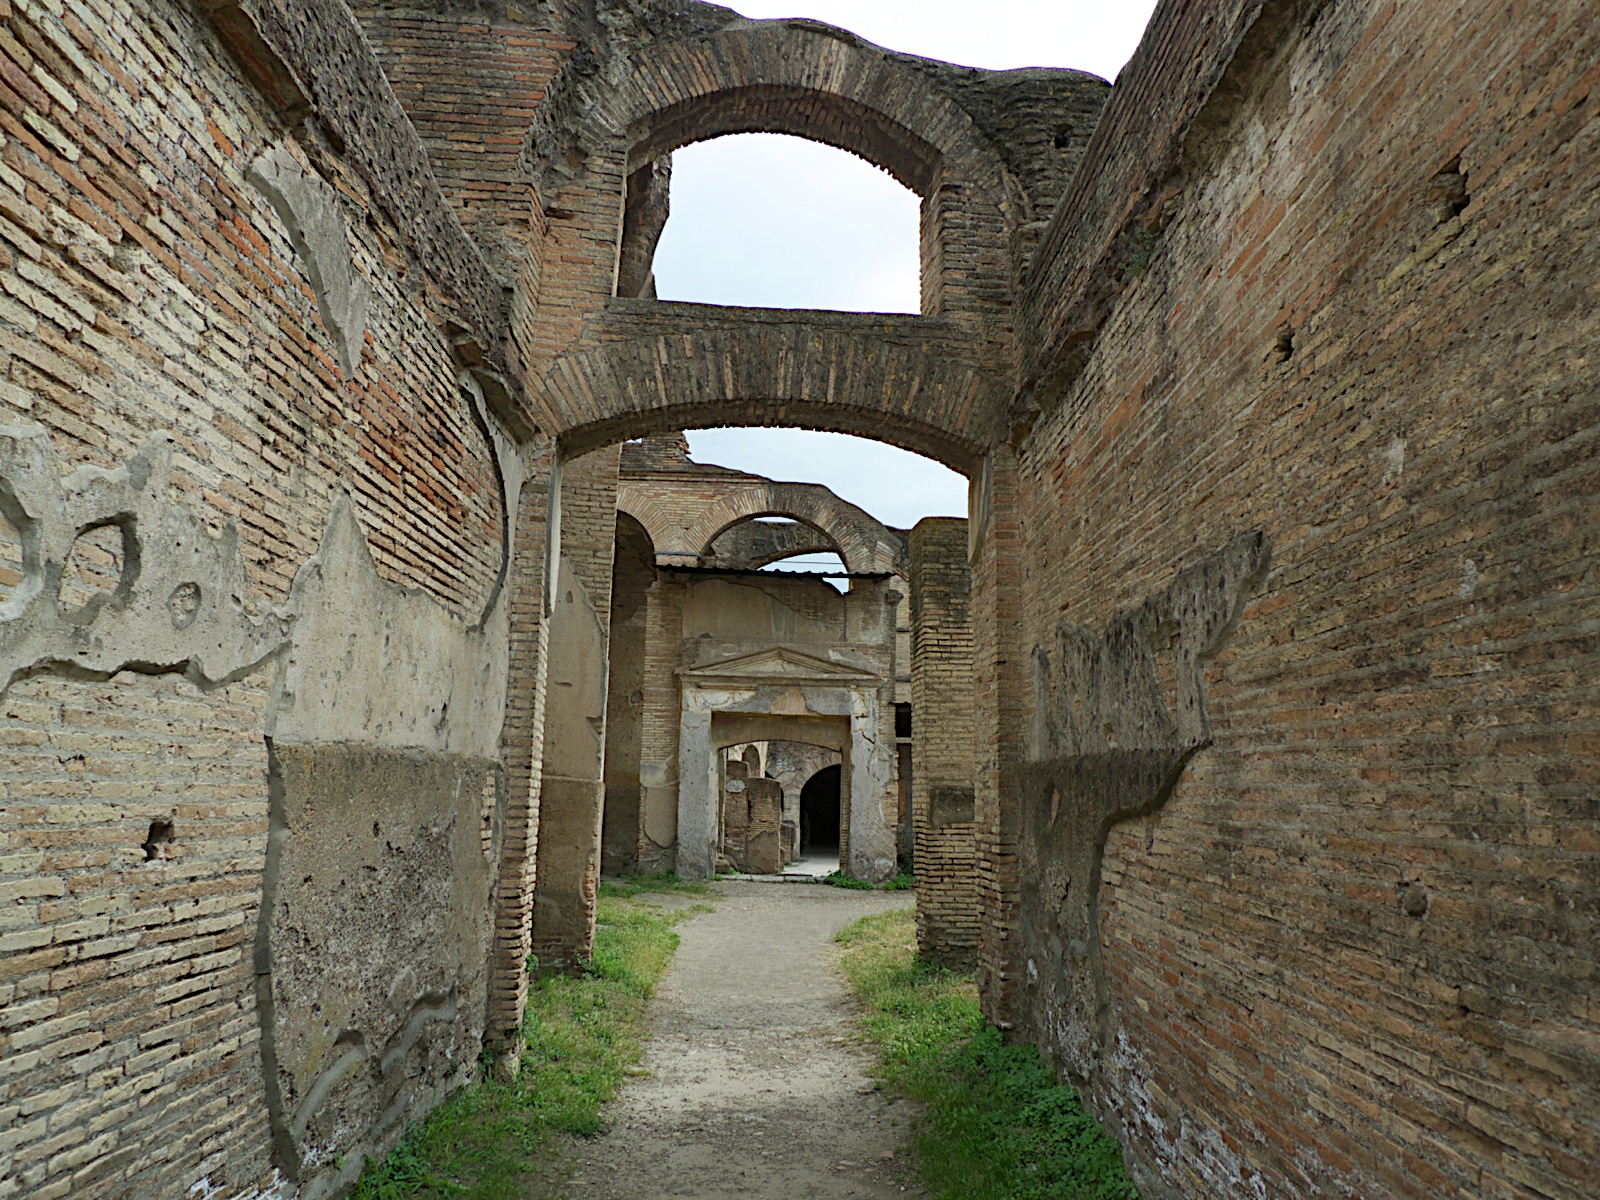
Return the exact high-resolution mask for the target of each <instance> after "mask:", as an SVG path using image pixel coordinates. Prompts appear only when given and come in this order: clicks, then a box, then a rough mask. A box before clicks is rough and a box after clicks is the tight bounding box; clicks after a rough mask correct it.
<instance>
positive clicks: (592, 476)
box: [533, 446, 620, 969]
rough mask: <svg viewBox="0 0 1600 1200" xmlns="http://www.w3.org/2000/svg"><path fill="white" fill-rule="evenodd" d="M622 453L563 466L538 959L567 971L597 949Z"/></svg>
mask: <svg viewBox="0 0 1600 1200" xmlns="http://www.w3.org/2000/svg"><path fill="white" fill-rule="evenodd" d="M619 451H620V448H619V447H616V446H612V447H609V448H607V449H605V450H597V451H595V452H594V453H592V454H586V455H584V456H583V457H581V458H577V459H573V460H572V461H571V462H568V463H562V464H561V467H560V482H559V501H558V503H559V521H558V526H557V527H558V528H559V530H560V537H561V555H560V562H559V564H558V566H557V571H556V577H557V582H556V586H555V591H554V594H553V596H552V597H551V600H552V603H551V605H550V650H549V667H548V668H547V670H546V684H545V687H546V691H547V694H548V701H547V705H546V711H545V722H544V764H543V770H542V783H541V798H540V804H539V843H538V875H537V878H536V880H535V883H534V908H533V953H534V954H536V955H538V958H539V963H540V965H541V966H553V967H556V968H558V969H565V968H567V967H570V966H572V965H573V964H575V963H578V962H581V961H582V960H584V959H586V958H588V956H589V952H590V950H591V949H592V947H593V945H594V915H595V893H596V889H597V886H598V883H599V875H600V830H601V820H602V814H603V806H604V802H605V713H606V675H607V659H606V638H607V632H608V629H609V624H610V609H611V566H612V558H613V554H614V552H615V544H616V495H617V460H618V455H619Z"/></svg>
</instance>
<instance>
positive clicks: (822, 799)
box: [800, 766, 840, 865]
mask: <svg viewBox="0 0 1600 1200" xmlns="http://www.w3.org/2000/svg"><path fill="white" fill-rule="evenodd" d="M839 777H840V769H839V767H837V766H832V767H823V768H822V770H820V771H818V772H817V773H816V774H815V775H813V776H812V777H811V778H810V779H808V780H806V784H805V786H804V787H803V788H801V789H800V856H801V859H802V860H804V859H809V858H827V857H830V856H831V857H832V858H833V860H834V863H835V865H837V863H838V858H839V843H840V836H839V819H840V805H839Z"/></svg>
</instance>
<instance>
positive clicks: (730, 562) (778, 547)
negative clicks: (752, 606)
mask: <svg viewBox="0 0 1600 1200" xmlns="http://www.w3.org/2000/svg"><path fill="white" fill-rule="evenodd" d="M708 551H709V558H710V563H711V565H712V566H714V567H727V568H729V569H732V570H737V571H759V570H760V569H761V568H762V567H766V566H770V565H771V564H773V563H775V562H783V561H784V560H785V559H789V558H794V557H796V556H797V555H801V554H839V546H838V543H836V542H835V541H834V540H833V539H832V538H831V537H829V536H828V535H827V534H825V533H822V532H821V531H820V530H816V529H813V528H812V527H811V526H809V525H807V524H805V523H804V522H798V521H797V522H795V523H794V524H792V525H774V524H769V523H765V522H760V523H758V522H756V521H755V520H754V519H752V520H750V521H745V522H741V523H740V524H737V525H731V526H729V527H728V528H727V529H724V530H723V531H722V532H721V533H719V534H718V535H717V536H716V537H715V538H714V539H713V540H712V542H711V545H710V547H709V548H708ZM839 557H840V559H841V560H842V559H843V558H844V555H842V554H840V555H839Z"/></svg>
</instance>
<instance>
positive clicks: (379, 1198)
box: [353, 879, 699, 1200]
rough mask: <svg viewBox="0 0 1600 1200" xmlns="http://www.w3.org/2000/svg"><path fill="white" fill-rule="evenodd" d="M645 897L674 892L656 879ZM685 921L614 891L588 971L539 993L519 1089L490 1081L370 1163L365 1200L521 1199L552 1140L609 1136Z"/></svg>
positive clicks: (554, 978)
mask: <svg viewBox="0 0 1600 1200" xmlns="http://www.w3.org/2000/svg"><path fill="white" fill-rule="evenodd" d="M643 890H650V891H662V890H665V889H664V888H663V887H662V886H661V885H660V881H659V880H655V879H652V880H651V881H650V883H649V886H648V889H646V888H639V889H636V892H637V891H643ZM635 894H636V893H635ZM695 894H699V893H695ZM681 919H682V916H681V914H676V913H661V912H657V911H654V910H651V909H649V908H647V907H645V906H642V905H637V904H631V903H628V902H627V901H626V900H625V899H620V898H617V897H615V896H609V895H607V894H606V893H605V892H604V891H603V892H602V894H601V898H600V910H599V918H598V921H597V924H596V928H595V939H594V957H593V958H592V959H591V960H590V961H589V966H588V969H587V971H586V972H585V973H584V974H583V975H582V976H577V977H573V976H564V975H551V976H547V977H545V978H542V979H537V980H534V981H532V983H531V985H530V987H529V994H528V1007H527V1011H526V1013H525V1015H524V1017H523V1021H522V1032H523V1039H524V1049H523V1052H522V1070H521V1072H520V1074H519V1075H518V1077H517V1080H516V1082H515V1083H510V1084H504V1083H499V1082H497V1081H496V1080H494V1079H493V1078H490V1077H489V1076H488V1075H483V1076H482V1077H480V1078H479V1079H478V1080H477V1081H476V1082H474V1083H472V1084H471V1085H469V1086H467V1087H464V1088H462V1089H461V1090H460V1091H458V1092H456V1093H455V1094H454V1095H452V1096H451V1097H450V1098H449V1099H448V1100H446V1101H445V1102H444V1103H443V1104H442V1105H440V1106H439V1107H438V1108H437V1109H435V1110H434V1112H433V1113H432V1115H431V1116H429V1117H428V1119H427V1120H425V1121H423V1122H422V1123H421V1124H420V1125H417V1126H415V1127H414V1128H412V1129H411V1130H410V1131H409V1132H408V1133H407V1134H406V1136H405V1138H404V1139H403V1140H402V1141H401V1143H400V1145H399V1146H397V1147H396V1148H395V1150H394V1152H393V1153H391V1154H390V1155H389V1156H388V1157H387V1158H385V1159H384V1160H383V1162H382V1163H381V1164H374V1163H371V1162H369V1163H368V1164H367V1169H366V1172H365V1173H364V1174H363V1175H362V1176H361V1181H360V1183H358V1184H357V1185H356V1190H355V1193H354V1198H353V1200H434V1198H435V1197H444V1196H452V1197H464V1198H469V1200H517V1198H518V1197H521V1196H523V1195H524V1190H523V1180H524V1177H525V1175H526V1173H527V1170H528V1168H529V1167H530V1166H532V1165H533V1162H534V1160H535V1159H536V1158H537V1157H538V1155H539V1154H540V1152H541V1151H542V1150H543V1149H544V1148H545V1145H546V1142H547V1139H548V1138H549V1137H550V1136H551V1135H552V1134H560V1133H569V1134H575V1135H578V1136H587V1135H589V1134H593V1133H598V1132H599V1131H600V1127H601V1125H600V1106H601V1105H602V1104H604V1103H605V1102H606V1101H607V1100H609V1099H611V1097H612V1096H614V1095H615V1094H616V1092H617V1089H618V1087H620V1086H621V1084H622V1079H623V1076H624V1075H625V1074H626V1073H627V1072H628V1069H629V1068H630V1067H632V1066H634V1064H635V1063H637V1062H638V1061H639V1053H640V1045H641V1038H642V1018H643V1015H644V1006H645V1002H646V1001H647V1000H648V999H649V998H650V996H651V994H652V993H653V992H654V991H655V986H656V983H657V981H658V980H659V979H660V978H661V973H662V972H663V971H664V970H666V966H667V963H668V962H670V961H671V959H672V955H673V952H674V951H675V950H677V948H678V935H677V934H676V933H674V932H672V926H673V925H674V924H676V923H677V922H678V921H679V920H681Z"/></svg>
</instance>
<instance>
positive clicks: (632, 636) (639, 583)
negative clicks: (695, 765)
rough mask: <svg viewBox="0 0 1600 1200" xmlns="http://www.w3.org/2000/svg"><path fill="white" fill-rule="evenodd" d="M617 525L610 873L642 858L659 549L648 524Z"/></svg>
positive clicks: (606, 837) (605, 848)
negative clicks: (644, 754) (647, 683)
mask: <svg viewBox="0 0 1600 1200" xmlns="http://www.w3.org/2000/svg"><path fill="white" fill-rule="evenodd" d="M616 526H617V548H616V553H615V555H614V557H613V559H612V576H611V630H610V633H611V637H610V653H609V655H608V658H609V660H610V666H609V671H610V674H609V677H608V679H607V682H606V757H605V782H606V798H605V814H604V818H603V823H602V830H601V846H600V853H601V869H602V870H603V871H604V872H605V873H606V874H608V875H614V874H617V873H619V872H622V871H630V870H632V869H633V868H634V867H635V866H636V865H637V863H638V859H639V838H640V821H641V819H642V814H641V810H640V803H641V800H642V792H641V789H640V785H639V741H640V738H641V737H642V735H643V732H644V724H643V719H644V691H643V689H644V656H645V638H646V635H647V632H648V627H649V612H648V607H647V606H648V600H647V596H648V593H649V591H650V585H651V584H653V583H654V582H655V578H656V564H655V551H654V549H653V547H652V546H651V544H650V535H649V534H647V533H646V532H645V530H644V527H643V526H642V525H640V524H639V523H638V522H637V521H635V520H634V519H633V518H632V517H630V516H628V514H627V513H624V512H618V513H617V516H616Z"/></svg>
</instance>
